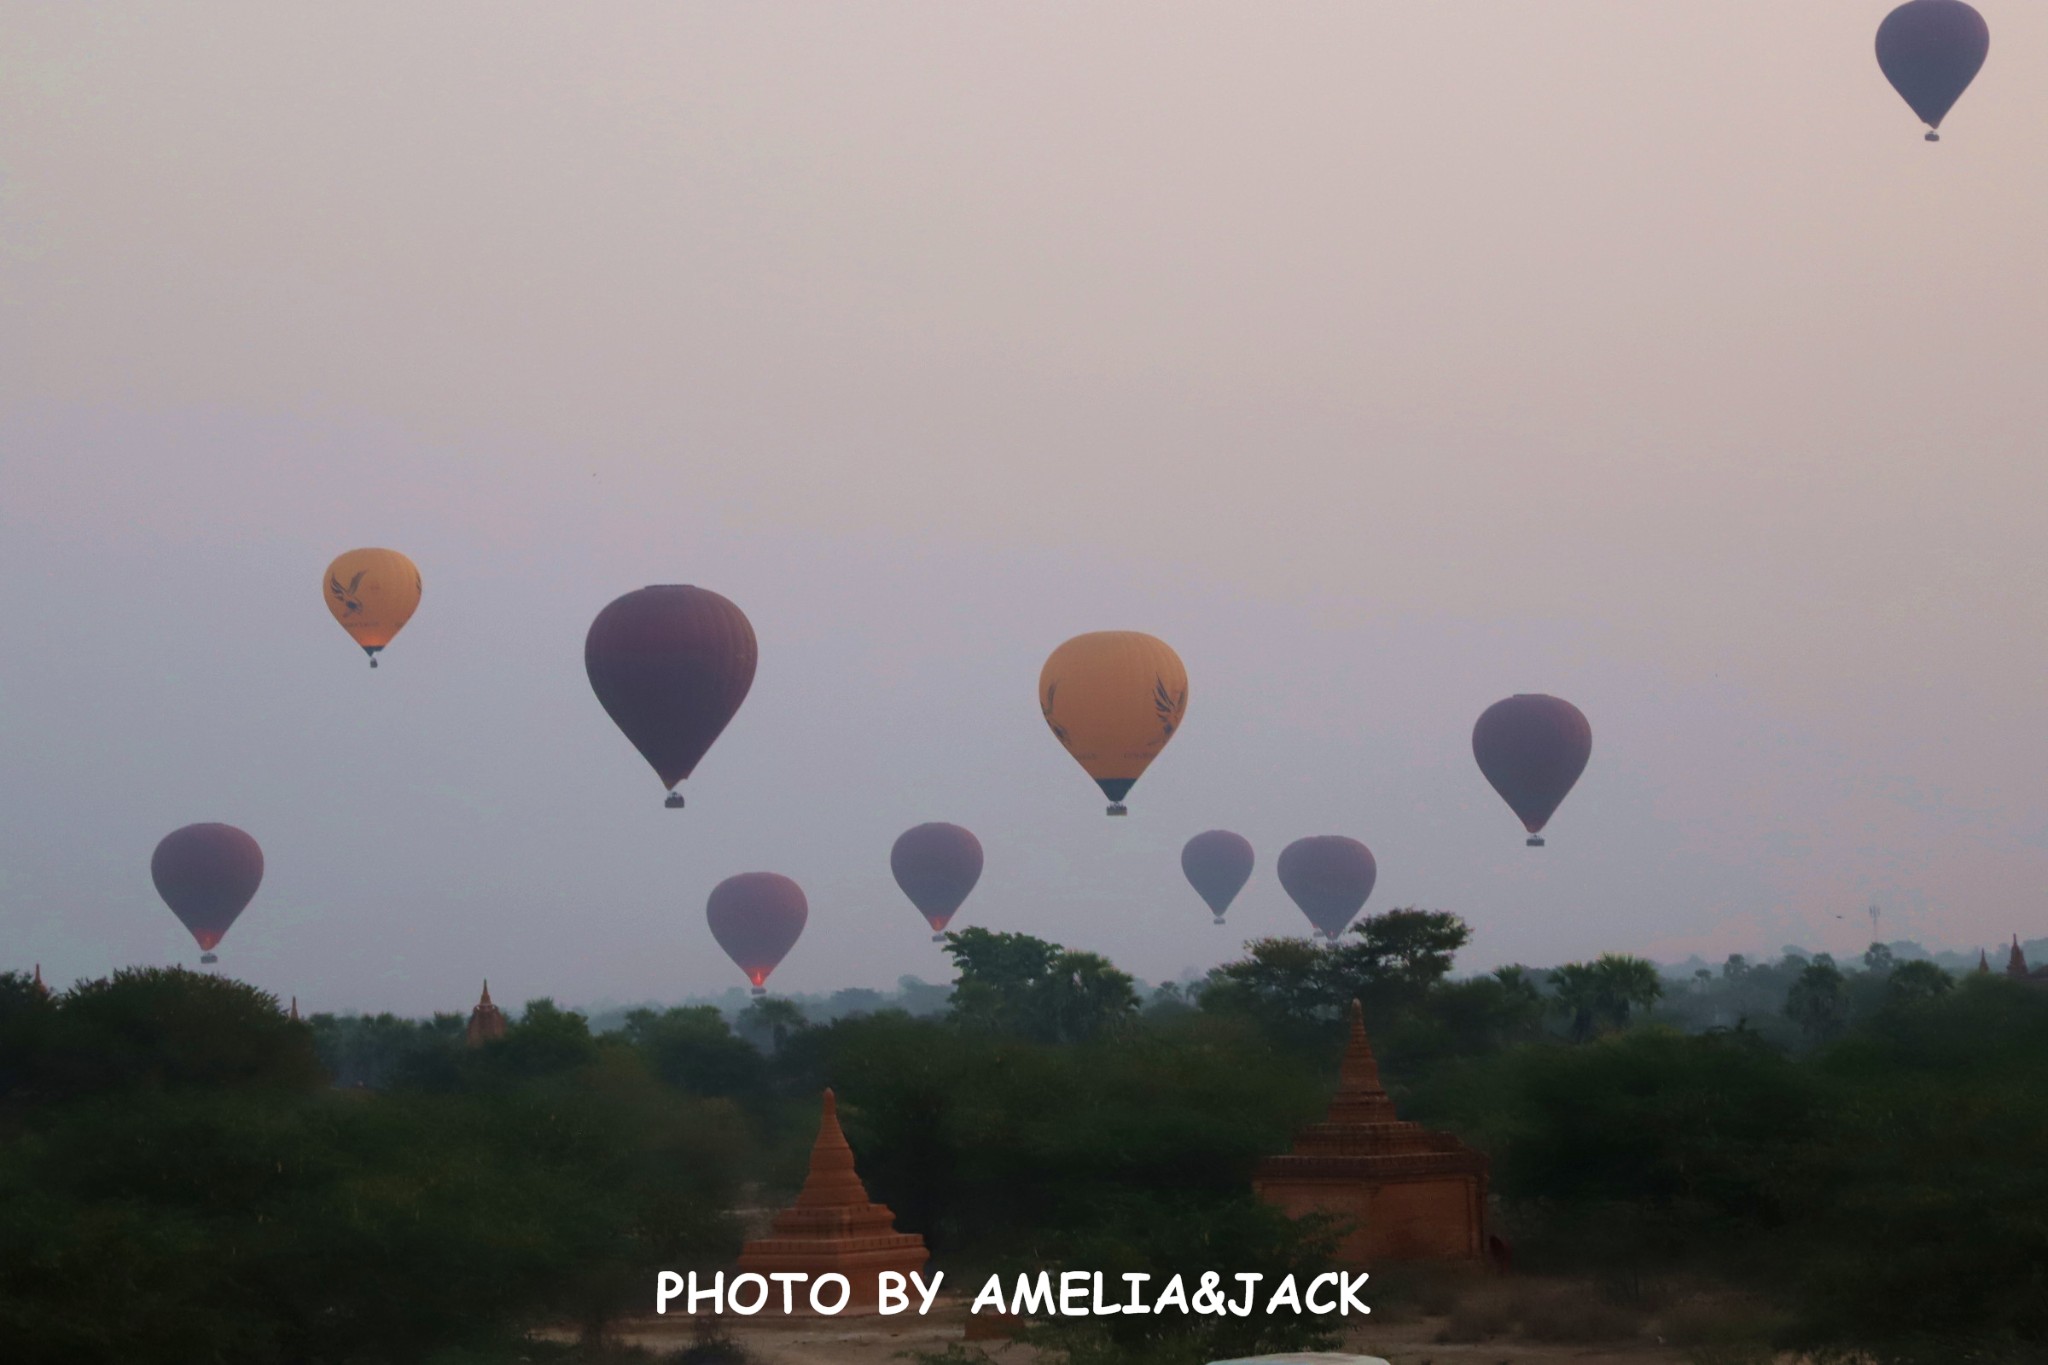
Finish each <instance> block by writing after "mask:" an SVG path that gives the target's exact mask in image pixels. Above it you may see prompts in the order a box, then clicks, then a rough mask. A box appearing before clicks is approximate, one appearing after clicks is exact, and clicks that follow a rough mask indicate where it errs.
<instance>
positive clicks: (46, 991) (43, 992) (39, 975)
mask: <svg viewBox="0 0 2048 1365" xmlns="http://www.w3.org/2000/svg"><path fill="white" fill-rule="evenodd" d="M29 984H30V985H32V986H34V987H35V991H36V994H37V995H40V996H42V997H43V999H45V1000H48V999H49V998H50V988H49V987H48V986H47V985H45V984H43V964H42V963H40V962H38V963H37V964H36V976H35V980H34V981H31V982H30V983H29Z"/></svg>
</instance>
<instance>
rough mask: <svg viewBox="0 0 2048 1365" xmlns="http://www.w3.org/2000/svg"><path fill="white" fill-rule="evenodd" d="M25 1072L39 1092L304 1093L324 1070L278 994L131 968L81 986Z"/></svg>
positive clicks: (178, 970)
mask: <svg viewBox="0 0 2048 1365" xmlns="http://www.w3.org/2000/svg"><path fill="white" fill-rule="evenodd" d="M57 1013H58V1015H59V1016H61V1025H60V1026H59V1027H58V1028H57V1029H56V1030H55V1031H54V1032H53V1033H52V1034H51V1035H50V1037H49V1045H48V1046H47V1047H46V1048H45V1049H44V1050H43V1051H42V1052H41V1054H40V1055H39V1056H38V1057H37V1058H36V1059H35V1060H34V1061H33V1063H32V1065H31V1067H30V1077H31V1083H32V1084H35V1085H36V1086H37V1087H38V1088H39V1089H42V1090H44V1091H45V1093H63V1094H83V1093H89V1092H96V1091H106V1090H114V1089H126V1088H130V1087H137V1088H146V1089H175V1088H181V1087H187V1086H200V1087H208V1086H224V1085H232V1086H243V1085H248V1086H273V1087H278V1088H283V1089H310V1088H313V1087H316V1086H318V1085H320V1084H321V1083H322V1081H323V1079H324V1071H323V1069H322V1067H321V1065H320V1057H319V1054H318V1052H316V1051H315V1049H314V1047H313V1034H312V1030H310V1029H308V1028H307V1027H306V1026H305V1025H304V1024H303V1023H300V1022H297V1021H294V1020H292V1019H288V1018H286V1017H285V1013H284V1010H283V1009H282V1008H281V1007H280V1003H279V1001H278V998H277V997H276V996H274V995H271V994H269V993H267V992H265V991H261V990H258V989H257V988H256V987H254V986H251V985H249V984H248V983H246V982H242V981H236V980H234V979H233V978H231V977H224V976H212V975H205V974H201V973H199V972H193V971H188V970H187V969H185V968H183V967H130V968H125V969H123V970H121V971H118V972H115V973H114V974H113V975H112V976H110V977H104V978H101V979H100V980H97V981H81V982H79V983H78V984H77V985H76V986H73V987H72V988H71V989H70V990H69V991H67V992H65V993H64V995H63V996H62V997H61V999H60V1000H59V1002H58V1009H57Z"/></svg>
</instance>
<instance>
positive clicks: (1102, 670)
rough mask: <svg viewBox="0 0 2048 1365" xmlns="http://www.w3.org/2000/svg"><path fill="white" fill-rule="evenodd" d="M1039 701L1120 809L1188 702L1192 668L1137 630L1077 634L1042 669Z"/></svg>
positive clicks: (1112, 807) (1112, 809)
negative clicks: (1182, 663)
mask: <svg viewBox="0 0 2048 1365" xmlns="http://www.w3.org/2000/svg"><path fill="white" fill-rule="evenodd" d="M1038 706H1039V709H1040V710H1041V711H1043V712H1044V713H1045V723H1046V724H1047V725H1050V726H1051V727H1052V732H1053V735H1054V736H1055V737H1056V738H1057V739H1058V740H1059V742H1060V743H1062V744H1064V745H1066V746H1067V752H1068V753H1070V754H1072V755H1073V756H1074V758H1075V761H1077V762H1078V763H1080V765H1081V768H1082V770H1083V771H1084V772H1086V773H1087V774H1088V776H1090V777H1092V778H1094V779H1095V782H1096V785H1097V786H1099V787H1101V788H1102V792H1103V795H1105V796H1107V797H1108V798H1109V802H1110V804H1109V813H1110V814H1111V815H1123V814H1125V813H1126V811H1125V809H1124V804H1123V800H1124V797H1125V795H1126V794H1127V793H1129V791H1130V790H1131V786H1132V784H1134V783H1135V782H1136V781H1137V780H1138V778H1139V777H1140V776H1142V775H1143V774H1144V771H1145V769H1146V767H1147V766H1149V765H1150V764H1151V762H1152V760H1153V759H1155V758H1157V757H1159V751H1160V750H1161V749H1164V748H1165V747H1166V741H1168V740H1169V739H1172V738H1173V735H1174V732H1175V731H1176V730H1178V729H1180V721H1181V716H1182V715H1183V714H1184V713H1185V712H1186V711H1187V706H1188V673H1187V669H1186V668H1184V667H1182V665H1181V661H1180V656H1179V655H1178V654H1175V653H1174V652H1173V650H1172V649H1170V648H1168V646H1167V644H1166V642H1165V641H1164V640H1156V639H1154V638H1153V637H1152V636H1150V635H1143V634H1140V633H1139V632H1137V631H1135V630H1099V631H1095V632H1093V633H1091V634H1088V635H1076V636H1075V637H1074V638H1073V639H1071V640H1069V641H1067V642H1066V643H1065V644H1063V645H1061V646H1060V647H1059V648H1058V649H1056V650H1054V651H1053V652H1052V657H1051V658H1049V659H1047V660H1046V661H1045V667H1044V668H1043V669H1042V670H1040V672H1039V674H1038Z"/></svg>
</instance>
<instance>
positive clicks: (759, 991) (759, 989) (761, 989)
mask: <svg viewBox="0 0 2048 1365" xmlns="http://www.w3.org/2000/svg"><path fill="white" fill-rule="evenodd" d="M754 994H755V995H766V994H768V988H767V987H766V986H756V987H754Z"/></svg>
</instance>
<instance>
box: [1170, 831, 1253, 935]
mask: <svg viewBox="0 0 2048 1365" xmlns="http://www.w3.org/2000/svg"><path fill="white" fill-rule="evenodd" d="M1180 870H1181V871H1182V872H1184V873H1186V874H1187V878H1188V883H1189V885H1191V886H1193V887H1194V888H1195V891H1196V893H1197V894H1199V895H1200V896H1201V898H1202V899H1203V900H1205V901H1207V902H1208V903H1209V908H1210V909H1211V910H1212V911H1214V912H1215V914H1216V922H1217V923H1218V924H1221V923H1223V912H1224V911H1226V910H1228V909H1229V908H1230V903H1231V902H1232V901H1234V900H1236V899H1237V893H1238V892H1240V891H1242V890H1244V884H1245V883H1246V882H1248V881H1250V880H1251V879H1252V846H1251V843H1250V841H1249V840H1247V839H1246V838H1245V837H1244V836H1243V835H1242V834H1232V833H1231V832H1230V831H1229V830H1227V829H1211V830H1204V831H1203V832H1202V833H1200V834H1197V835H1196V836H1195V837H1194V838H1192V839H1190V840H1188V841H1187V844H1186V846H1185V847H1183V848H1182V849H1181V851H1180Z"/></svg>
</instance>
